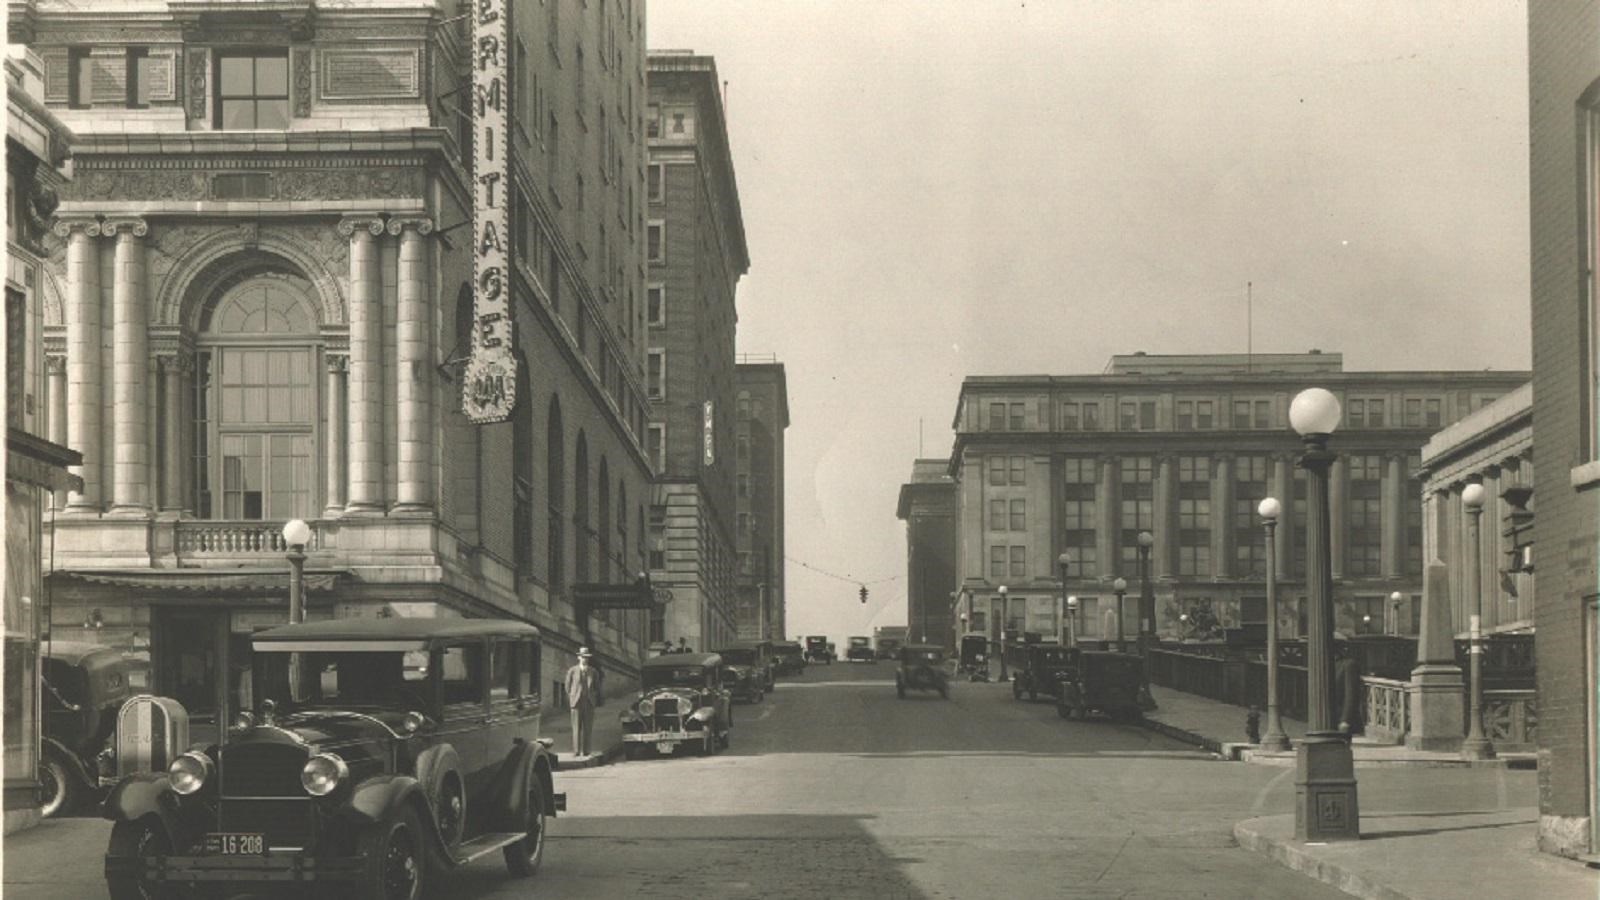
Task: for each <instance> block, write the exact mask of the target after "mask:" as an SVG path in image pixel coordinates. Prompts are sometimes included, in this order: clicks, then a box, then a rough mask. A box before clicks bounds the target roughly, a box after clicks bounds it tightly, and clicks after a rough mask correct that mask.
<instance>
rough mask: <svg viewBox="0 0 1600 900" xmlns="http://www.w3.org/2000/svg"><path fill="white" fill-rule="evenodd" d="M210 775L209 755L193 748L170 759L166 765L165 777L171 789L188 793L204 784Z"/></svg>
mask: <svg viewBox="0 0 1600 900" xmlns="http://www.w3.org/2000/svg"><path fill="white" fill-rule="evenodd" d="M210 777H211V757H209V756H206V755H205V754H204V753H197V752H195V751H193V750H191V751H189V752H188V753H185V754H184V755H182V756H180V757H178V758H177V759H175V760H173V761H172V765H170V766H168V767H167V778H168V779H169V780H170V782H171V784H172V789H173V790H175V791H177V792H178V793H180V794H184V795H186V796H187V795H189V794H192V793H194V792H195V791H198V790H200V789H201V788H202V787H204V786H205V783H206V779H208V778H210Z"/></svg>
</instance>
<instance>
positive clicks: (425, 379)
mask: <svg viewBox="0 0 1600 900" xmlns="http://www.w3.org/2000/svg"><path fill="white" fill-rule="evenodd" d="M432 232H433V222H432V221H431V220H429V219H425V218H403V219H402V218H397V219H390V220H389V233H390V234H392V235H397V236H398V237H399V238H400V258H399V265H398V271H397V273H396V288H397V291H396V294H397V303H396V315H395V397H396V404H395V406H396V409H395V416H396V419H397V428H396V440H397V442H398V447H397V454H396V459H397V461H398V466H397V469H398V471H397V472H396V475H397V477H396V482H397V484H396V490H395V500H396V501H397V502H396V505H395V511H396V512H403V513H413V514H427V513H429V512H431V511H432V510H433V440H432V434H431V428H432V423H433V404H432V389H433V363H432V360H433V340H432V338H433V330H432V328H430V327H429V326H430V325H431V324H432V320H433V316H432V309H431V307H430V305H429V302H428V295H429V285H430V284H431V283H432V279H431V278H430V277H429V274H428V258H429V255H430V247H429V244H430V243H431V241H430V239H429V238H428V235H429V234H431V233H432ZM524 402H526V401H524Z"/></svg>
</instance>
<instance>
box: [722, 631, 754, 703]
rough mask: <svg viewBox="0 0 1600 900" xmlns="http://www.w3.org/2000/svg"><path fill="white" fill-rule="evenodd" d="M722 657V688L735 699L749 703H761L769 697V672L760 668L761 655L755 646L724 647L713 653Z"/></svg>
mask: <svg viewBox="0 0 1600 900" xmlns="http://www.w3.org/2000/svg"><path fill="white" fill-rule="evenodd" d="M713 652H714V653H716V654H717V655H718V656H720V657H722V673H723V678H722V686H723V687H724V688H725V689H727V691H728V692H729V693H730V694H732V695H733V696H735V697H738V698H739V699H742V700H744V701H746V702H749V703H760V702H761V701H762V699H763V698H764V697H766V696H767V672H766V667H765V666H760V667H758V665H759V662H760V658H759V657H760V654H759V651H758V650H757V649H756V648H755V647H754V646H749V645H740V646H735V647H723V648H722V649H719V650H715V651H713Z"/></svg>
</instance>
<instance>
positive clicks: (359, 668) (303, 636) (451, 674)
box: [104, 618, 566, 900]
mask: <svg viewBox="0 0 1600 900" xmlns="http://www.w3.org/2000/svg"><path fill="white" fill-rule="evenodd" d="M253 649H254V651H255V652H254V657H253V660H252V672H251V677H252V682H253V687H254V691H253V695H254V698H255V704H254V705H255V708H254V710H253V711H242V712H240V713H239V715H238V717H237V719H236V720H235V721H234V722H233V723H232V727H231V728H230V729H229V731H228V733H227V734H226V735H225V737H224V740H223V742H222V744H221V745H220V746H212V747H208V748H205V749H204V750H193V751H190V752H188V753H186V754H184V755H182V756H180V757H178V759H176V760H175V761H174V762H173V763H172V765H171V767H170V768H169V769H168V771H166V772H161V773H153V774H148V775H135V776H132V777H129V778H127V779H124V780H123V781H121V782H120V783H118V784H117V786H116V787H115V788H113V789H112V791H111V795H110V796H109V797H108V798H107V799H106V802H105V806H104V810H105V815H106V817H107V818H109V819H111V820H112V821H113V822H114V823H116V824H115V825H113V827H112V830H111V842H110V847H109V848H108V850H107V852H106V860H105V872H106V883H107V887H109V889H110V894H111V897H112V900H122V898H135V897H162V896H169V895H171V896H180V895H179V894H176V893H175V891H176V889H177V887H179V886H187V885H198V886H202V887H203V886H206V885H216V884H221V883H226V884H227V885H229V892H230V893H237V892H239V891H241V890H252V889H253V885H255V884H262V885H265V884H267V883H271V884H272V885H274V886H277V887H287V886H292V885H295V884H302V883H303V884H307V885H308V886H309V885H319V886H320V885H325V884H327V885H332V884H337V885H338V886H337V888H334V887H329V888H328V889H327V890H329V891H334V890H336V891H337V892H338V894H339V896H341V897H345V896H348V897H351V898H363V900H366V898H373V900H416V898H419V897H422V896H424V895H426V893H427V887H426V885H427V883H428V881H429V879H430V876H431V875H432V874H433V873H436V872H439V871H442V870H444V869H449V868H453V867H455V866H459V865H464V864H466V863H468V862H470V861H472V860H474V859H477V858H479V857H481V856H484V855H486V854H489V853H492V852H494V851H496V850H499V851H501V853H502V855H503V856H504V858H505V864H506V868H507V869H508V870H510V872H511V873H512V874H513V875H516V876H530V875H532V874H533V873H534V872H535V870H537V869H538V867H539V863H540V860H541V859H542V857H543V855H544V838H545V823H546V818H547V817H549V816H554V815H555V814H556V811H557V810H559V809H563V808H564V807H565V805H566V797H565V795H563V794H557V793H556V792H555V790H554V782H553V780H552V777H551V772H552V770H553V768H554V766H553V764H552V759H551V757H550V754H549V753H548V752H547V746H546V743H545V742H543V741H541V740H540V739H539V738H538V726H539V701H540V697H539V693H538V692H539V686H540V683H541V679H540V677H539V664H540V652H539V651H540V643H539V632H538V630H537V629H536V628H534V627H533V626H531V625H528V624H526V623H522V622H514V621H501V620H488V619H406V618H399V619H339V620H333V621H324V622H311V623H304V624H298V625H285V626H282V627H278V628H272V629H269V630H266V631H263V632H260V633H258V634H256V635H255V636H254V639H253ZM328 895H329V896H332V893H329V894H328ZM181 896H191V895H190V894H188V893H184V894H182V895H181Z"/></svg>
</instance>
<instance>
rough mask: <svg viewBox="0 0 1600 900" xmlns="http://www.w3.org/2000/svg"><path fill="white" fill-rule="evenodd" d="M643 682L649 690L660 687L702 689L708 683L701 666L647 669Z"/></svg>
mask: <svg viewBox="0 0 1600 900" xmlns="http://www.w3.org/2000/svg"><path fill="white" fill-rule="evenodd" d="M642 682H643V687H644V688H645V689H647V690H648V689H650V688H658V687H701V686H703V685H704V684H705V683H706V672H705V670H704V669H702V668H700V667H699V666H672V667H670V668H660V669H655V668H647V669H645V670H644V675H643V678H642Z"/></svg>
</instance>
